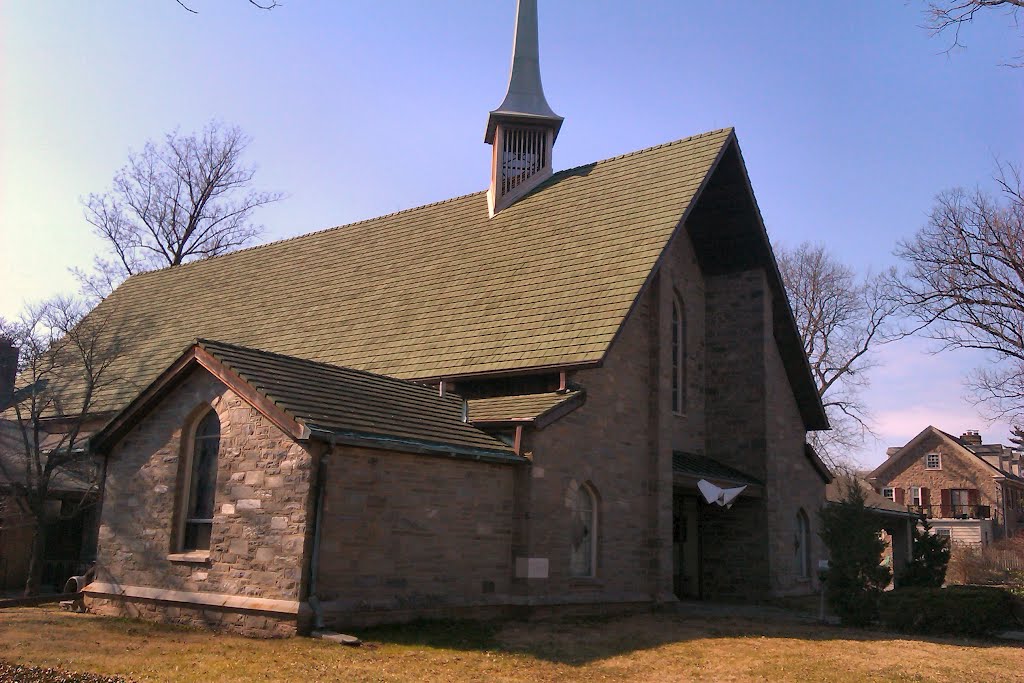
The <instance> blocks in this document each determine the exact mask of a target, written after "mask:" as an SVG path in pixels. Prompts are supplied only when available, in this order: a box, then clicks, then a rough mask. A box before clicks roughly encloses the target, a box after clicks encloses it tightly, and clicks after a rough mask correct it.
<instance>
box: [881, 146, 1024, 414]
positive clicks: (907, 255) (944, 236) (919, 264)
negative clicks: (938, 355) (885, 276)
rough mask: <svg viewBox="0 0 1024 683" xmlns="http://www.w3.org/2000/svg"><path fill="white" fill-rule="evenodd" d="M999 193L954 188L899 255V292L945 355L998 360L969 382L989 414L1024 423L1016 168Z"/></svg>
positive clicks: (1022, 199) (1023, 283)
mask: <svg viewBox="0 0 1024 683" xmlns="http://www.w3.org/2000/svg"><path fill="white" fill-rule="evenodd" d="M995 180H996V182H997V184H998V187H999V193H998V195H996V196H993V195H992V194H990V193H987V192H984V191H982V190H980V189H976V190H974V191H970V192H969V191H966V190H963V189H954V190H948V191H946V192H943V193H941V194H940V195H939V196H938V197H937V198H936V200H935V206H934V207H933V209H932V212H931V215H930V216H929V219H928V222H927V224H926V225H925V226H924V227H923V228H921V230H919V231H918V232H917V234H916V235H915V236H914V237H913V238H912V239H910V240H907V241H904V242H901V243H900V244H899V247H898V249H897V255H898V256H900V257H901V258H902V259H903V260H904V262H905V263H906V265H907V269H906V272H905V273H903V274H902V275H901V278H900V281H899V285H898V286H899V291H898V294H899V296H900V298H901V299H902V301H903V302H904V303H905V304H906V305H907V307H908V310H909V311H910V312H911V313H912V314H913V315H915V316H916V317H917V318H918V320H919V321H920V322H921V324H922V326H923V329H924V332H925V334H927V335H929V336H931V337H932V338H933V339H936V340H939V341H940V342H941V343H942V347H941V348H942V349H977V350H980V351H985V352H988V358H989V359H990V360H991V362H990V363H988V364H987V365H986V366H985V367H981V368H979V369H977V370H975V371H974V372H973V373H972V374H971V376H970V378H969V383H970V385H971V387H972V389H973V395H974V398H975V399H976V400H977V401H978V402H979V403H980V404H982V405H983V406H984V407H985V408H986V409H987V412H989V413H990V416H991V417H993V418H997V419H1006V420H1008V421H1017V422H1019V421H1021V420H1024V194H1022V186H1021V174H1020V171H1019V169H1018V168H1016V167H1014V166H1003V165H1000V166H999V167H998V172H997V176H996V178H995Z"/></svg>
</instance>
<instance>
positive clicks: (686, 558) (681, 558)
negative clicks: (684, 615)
mask: <svg viewBox="0 0 1024 683" xmlns="http://www.w3.org/2000/svg"><path fill="white" fill-rule="evenodd" d="M672 574H673V576H672V588H673V590H674V591H675V594H676V597H677V598H680V599H682V598H690V599H697V598H699V597H700V543H699V541H698V538H697V497H696V496H695V495H686V494H684V493H682V492H680V491H676V492H674V493H673V495H672Z"/></svg>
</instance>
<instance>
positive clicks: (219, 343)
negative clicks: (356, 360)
mask: <svg viewBox="0 0 1024 683" xmlns="http://www.w3.org/2000/svg"><path fill="white" fill-rule="evenodd" d="M195 343H196V344H199V345H204V344H213V345H217V346H227V347H230V348H232V349H239V350H242V351H252V352H255V353H259V354H263V355H265V356H273V357H275V358H283V359H285V360H291V361H299V362H300V363H307V364H309V365H316V366H320V367H323V368H330V369H331V370H344V371H346V372H351V373H355V374H359V375H364V376H366V377H372V378H374V379H383V380H387V381H390V382H392V383H394V384H400V385H402V386H405V387H412V388H414V389H416V390H423V391H429V392H430V393H431V394H434V393H436V392H434V391H433V390H432V389H431V388H430V387H428V386H426V385H424V384H419V383H417V382H413V381H411V380H407V379H402V378H401V377H392V376H391V375H382V374H380V373H377V372H370V371H369V370H360V369H359V368H350V367H348V366H345V365H335V364H333V363H324V362H323V361H318V360H311V359H309V358H302V357H301V356H289V355H288V354H286V353H278V352H276V351H267V350H266V349H258V348H256V347H254V346H243V345H242V344H232V343H230V342H223V341H218V340H216V339H205V338H201V337H197V338H196V341H195ZM204 348H205V347H204ZM455 395H456V394H454V393H452V392H446V393H445V396H455ZM438 398H444V396H439V397H438Z"/></svg>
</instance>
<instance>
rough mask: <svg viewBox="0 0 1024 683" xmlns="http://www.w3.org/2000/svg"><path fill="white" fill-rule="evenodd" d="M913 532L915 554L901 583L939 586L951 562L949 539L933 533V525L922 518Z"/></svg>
mask: <svg viewBox="0 0 1024 683" xmlns="http://www.w3.org/2000/svg"><path fill="white" fill-rule="evenodd" d="M911 533H912V534H913V538H912V540H913V549H914V555H913V557H912V558H911V560H910V563H909V564H908V565H907V568H906V570H905V571H904V572H903V574H902V576H900V579H899V585H900V586H901V587H903V586H926V587H931V588H939V587H941V586H942V582H943V581H945V579H946V567H947V565H948V564H949V553H950V548H949V539H948V538H945V537H943V536H939V535H937V534H933V533H932V525H931V524H929V522H928V520H927V519H925V520H922V522H921V525H920V527H919V526H918V525H917V524H915V525H914V527H913V529H912V530H911Z"/></svg>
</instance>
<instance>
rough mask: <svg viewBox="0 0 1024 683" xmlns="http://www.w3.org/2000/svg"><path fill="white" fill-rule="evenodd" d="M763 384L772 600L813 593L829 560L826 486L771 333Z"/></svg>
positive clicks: (768, 312) (767, 312) (766, 314)
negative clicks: (802, 517)
mask: <svg viewBox="0 0 1024 683" xmlns="http://www.w3.org/2000/svg"><path fill="white" fill-rule="evenodd" d="M765 304H766V310H765V316H766V319H767V320H769V321H770V320H771V319H772V318H771V308H770V307H771V301H770V300H767V297H766V301H765ZM765 347H766V348H765V364H766V380H767V384H766V387H767V410H766V415H767V435H766V436H767V468H766V469H767V480H766V482H765V483H766V490H765V493H766V497H765V505H766V512H767V517H766V522H767V530H768V534H769V538H768V543H769V545H768V552H769V563H770V567H771V590H772V592H773V593H774V594H776V595H796V594H801V593H810V592H813V591H815V590H817V585H818V576H817V574H818V572H817V566H818V560H822V559H825V558H826V557H827V554H826V549H825V546H824V543H823V542H822V540H821V537H820V536H819V535H818V534H819V532H820V530H821V522H820V519H819V515H818V511H819V510H820V509H821V506H822V505H824V503H825V481H824V480H823V479H822V478H821V475H820V474H819V473H818V472H817V470H815V468H814V466H813V465H812V464H811V463H810V461H809V460H808V459H807V456H806V455H805V454H804V442H805V440H806V434H807V433H806V431H805V430H804V426H803V418H802V417H801V416H800V409H799V407H798V406H797V403H796V399H795V397H794V396H793V391H792V388H791V387H790V384H789V377H788V376H787V375H786V369H785V366H784V365H783V363H782V357H781V355H780V354H779V347H778V344H777V343H776V341H775V338H774V336H773V335H772V334H768V335H766V337H765ZM801 509H802V510H803V511H804V513H805V514H806V515H807V519H808V521H809V522H810V527H811V529H810V535H809V539H808V540H809V541H810V559H811V566H810V576H809V577H807V578H803V577H801V576H800V567H799V558H798V557H797V553H796V535H797V513H798V511H800V510H801Z"/></svg>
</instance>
